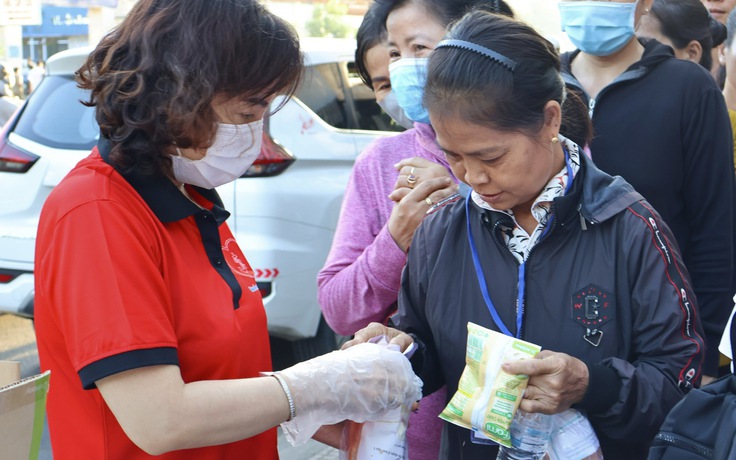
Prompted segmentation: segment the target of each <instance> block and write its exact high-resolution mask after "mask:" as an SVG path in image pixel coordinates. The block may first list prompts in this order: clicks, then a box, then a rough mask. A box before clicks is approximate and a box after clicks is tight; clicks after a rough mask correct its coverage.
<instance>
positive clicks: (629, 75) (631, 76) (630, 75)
mask: <svg viewBox="0 0 736 460" xmlns="http://www.w3.org/2000/svg"><path fill="white" fill-rule="evenodd" d="M644 74H646V71H645V70H644V69H636V70H632V71H626V72H624V73H622V74H621V75H619V76H618V77H617V78H615V79H614V80H613V81H612V82H611V83H609V84H608V85H606V86H605V87H604V88H603V89H602V90H600V91H599V92H598V94H597V95H596V97H594V98H592V97H590V96H589V95H588V93H587V92H586V91H585V88H583V85H581V84H580V82H579V81H578V79H577V78H575V76H574V75H573V74H572V71H567V72H566V75H563V81H564V82H565V85H566V86H567V85H572V86H574V87H575V88H577V89H578V90H579V91H580V92H582V93H583V94H584V95H585V97H587V98H588V116H589V117H590V119H591V121H592V120H593V114H594V113H595V106H596V104H597V103H598V99H600V98H601V96H602V95H603V93H605V92H606V91H608V90H609V88H611V87H612V86H616V85H618V84H619V83H623V82H625V81H630V80H636V79H638V78H640V77H641V76H642V75H644Z"/></svg>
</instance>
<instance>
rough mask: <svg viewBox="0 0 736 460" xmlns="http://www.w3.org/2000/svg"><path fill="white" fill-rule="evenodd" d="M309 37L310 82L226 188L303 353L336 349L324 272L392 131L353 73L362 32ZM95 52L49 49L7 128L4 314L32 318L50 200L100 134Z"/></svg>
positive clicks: (1, 249) (3, 149)
mask: <svg viewBox="0 0 736 460" xmlns="http://www.w3.org/2000/svg"><path fill="white" fill-rule="evenodd" d="M302 47H303V50H304V53H305V57H306V63H307V67H306V71H305V75H304V76H303V83H302V85H301V88H300V89H299V90H298V91H297V93H296V95H295V97H294V98H292V99H291V100H290V101H289V102H288V103H287V104H286V105H285V106H284V107H283V108H282V109H281V110H280V111H278V112H277V113H276V114H273V115H272V116H270V117H269V118H268V119H267V120H266V127H267V129H266V131H267V132H268V135H267V136H266V137H265V138H264V148H263V150H262V153H261V156H260V157H259V160H258V161H257V162H256V164H254V165H253V166H252V167H251V169H249V170H248V172H247V173H246V174H245V175H244V176H243V177H242V178H240V179H238V180H236V181H235V182H233V183H231V184H227V185H225V186H223V187H220V188H218V192H219V193H220V196H221V197H222V199H223V202H224V203H225V207H226V208H227V209H228V210H230V211H231V213H232V217H231V218H230V220H229V221H228V222H229V225H230V226H231V228H232V229H233V231H234V233H235V234H236V236H237V239H238V242H239V243H240V245H241V247H242V248H243V251H244V253H245V254H246V256H247V257H248V260H249V261H250V263H251V265H252V267H253V268H254V270H255V271H256V278H257V281H258V286H259V287H260V288H261V293H262V294H263V301H264V304H265V306H266V312H267V316H268V327H269V332H270V333H271V335H272V336H274V337H277V338H281V339H287V340H289V341H291V342H292V343H293V347H292V349H293V351H294V357H295V358H296V359H297V360H301V359H306V358H309V357H311V356H314V355H316V354H321V353H324V352H326V351H329V350H331V349H333V348H334V347H335V340H336V337H335V334H334V333H333V332H332V330H330V329H329V327H328V326H327V324H326V323H325V321H324V320H323V319H322V317H321V313H320V308H319V305H318V303H317V281H316V278H317V272H318V271H319V269H320V268H321V267H322V265H323V263H324V260H325V258H326V256H327V252H328V251H329V248H330V245H331V243H332V237H333V235H334V230H335V225H336V222H337V218H338V214H339V211H340V203H341V201H342V196H343V192H344V190H345V186H346V184H347V180H348V176H349V174H350V169H351V168H352V165H353V162H354V160H355V157H356V156H357V155H358V153H360V151H361V150H362V149H363V148H364V147H365V146H366V145H367V144H368V143H369V142H371V141H372V140H373V139H375V138H376V137H378V136H385V135H390V134H391V132H390V131H389V130H390V129H391V125H390V122H389V119H388V118H387V117H386V115H385V114H383V113H382V112H381V110H380V108H379V107H378V105H377V104H376V103H375V101H374V99H373V94H372V92H371V91H370V90H369V89H368V88H367V87H365V85H363V84H362V83H361V82H360V80H359V79H358V78H357V77H356V76H354V75H353V74H352V72H351V68H352V67H351V66H352V60H353V53H354V49H355V43H354V42H353V41H351V40H334V39H304V40H302ZM89 52H90V49H89V48H80V49H72V50H67V51H64V52H61V53H59V54H57V55H55V56H53V57H51V58H49V60H48V63H47V76H46V78H45V79H44V80H43V81H42V83H41V84H40V85H39V87H38V89H36V90H35V91H34V92H33V94H31V96H30V97H29V98H28V100H27V101H26V103H25V104H24V105H23V106H22V107H21V108H20V109H19V110H18V111H17V112H16V114H15V115H14V116H13V118H11V119H10V121H9V122H8V123H7V124H6V125H5V128H4V129H3V131H2V133H0V312H9V313H15V314H18V315H23V316H27V317H33V254H34V244H35V238H36V226H37V224H38V216H39V213H40V211H41V207H42V206H43V203H44V200H45V199H46V197H47V196H48V194H49V192H51V190H52V189H53V187H54V186H55V185H56V184H58V183H59V181H60V180H61V179H62V178H63V177H64V176H65V175H66V174H67V173H68V172H69V170H71V169H72V167H73V166H74V165H75V164H76V163H77V162H78V161H79V160H80V159H82V158H84V157H86V156H87V155H89V152H90V150H91V148H92V147H93V146H94V145H96V143H97V140H98V138H99V130H98V127H97V124H96V122H95V119H94V109H91V108H88V107H85V106H84V105H82V104H81V103H80V102H79V101H80V100H86V99H87V95H86V93H85V92H84V91H82V90H80V89H79V88H77V86H76V84H75V82H74V80H73V73H74V71H75V70H76V69H78V68H79V67H80V66H81V64H82V62H83V60H84V59H85V58H86V56H87V54H88V53H89ZM275 104H278V101H276V102H275ZM269 136H270V137H269ZM58 276H61V277H63V276H64V274H63V273H59V274H58Z"/></svg>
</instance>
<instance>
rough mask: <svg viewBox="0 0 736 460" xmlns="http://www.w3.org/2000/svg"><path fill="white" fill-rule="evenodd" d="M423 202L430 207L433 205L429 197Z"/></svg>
mask: <svg viewBox="0 0 736 460" xmlns="http://www.w3.org/2000/svg"><path fill="white" fill-rule="evenodd" d="M424 201H426V202H427V204H428V205H430V206H432V205H433V204H434V202H433V201H432V198H430V197H427V198H425V199H424Z"/></svg>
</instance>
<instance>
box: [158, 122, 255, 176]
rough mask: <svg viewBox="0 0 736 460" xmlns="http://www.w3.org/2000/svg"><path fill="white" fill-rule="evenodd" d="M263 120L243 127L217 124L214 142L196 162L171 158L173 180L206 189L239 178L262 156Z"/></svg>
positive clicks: (183, 158)
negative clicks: (259, 155)
mask: <svg viewBox="0 0 736 460" xmlns="http://www.w3.org/2000/svg"><path fill="white" fill-rule="evenodd" d="M262 135H263V119H260V120H258V121H254V122H253V123H247V124H243V125H229V124H225V123H220V124H219V125H218V126H217V133H216V134H215V141H214V142H213V143H212V146H211V147H210V148H208V149H207V153H206V154H205V156H204V157H202V158H200V159H199V160H190V159H189V158H186V157H183V156H180V155H172V156H171V161H172V163H173V167H174V178H176V180H178V181H180V182H184V183H185V184H192V185H196V186H197V187H202V188H206V189H212V188H215V187H219V186H220V185H223V184H227V183H228V182H232V181H234V180H235V179H237V178H238V177H240V176H242V175H243V174H244V173H245V171H247V170H248V168H250V166H251V165H252V164H253V162H254V161H256V158H258V154H259V153H261V141H262Z"/></svg>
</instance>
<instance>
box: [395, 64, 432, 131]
mask: <svg viewBox="0 0 736 460" xmlns="http://www.w3.org/2000/svg"><path fill="white" fill-rule="evenodd" d="M428 60H429V59H428V58H403V59H399V60H398V61H394V62H392V63H391V64H389V66H388V73H389V76H390V77H391V89H392V91H394V92H395V93H396V99H397V100H398V101H399V106H400V107H401V109H402V110H403V111H404V113H405V114H406V116H407V117H409V119H410V120H412V121H417V122H419V123H426V124H429V112H427V109H426V108H425V107H424V105H422V98H423V97H424V85H425V84H426V83H427V62H428Z"/></svg>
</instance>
